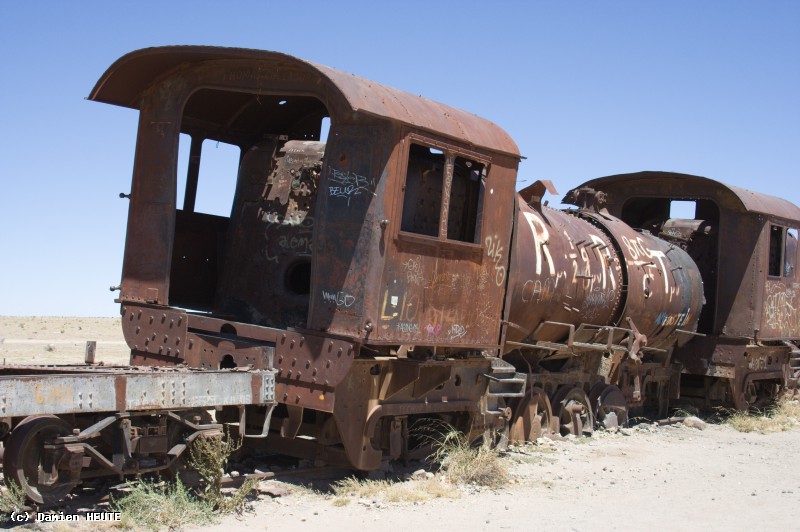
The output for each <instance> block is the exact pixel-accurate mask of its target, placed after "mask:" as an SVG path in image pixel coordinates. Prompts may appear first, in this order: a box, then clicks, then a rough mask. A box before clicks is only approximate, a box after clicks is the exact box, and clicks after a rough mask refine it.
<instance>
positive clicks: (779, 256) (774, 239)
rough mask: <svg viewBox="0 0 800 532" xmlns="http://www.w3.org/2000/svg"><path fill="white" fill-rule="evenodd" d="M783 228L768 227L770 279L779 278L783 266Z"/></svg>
mask: <svg viewBox="0 0 800 532" xmlns="http://www.w3.org/2000/svg"><path fill="white" fill-rule="evenodd" d="M783 237H784V228H783V227H780V226H777V225H770V227H769V269H768V270H767V274H768V275H769V276H770V277H780V276H781V270H782V265H783V251H784V250H783V246H784V242H783V240H784V238H783Z"/></svg>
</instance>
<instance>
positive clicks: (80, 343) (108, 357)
mask: <svg viewBox="0 0 800 532" xmlns="http://www.w3.org/2000/svg"><path fill="white" fill-rule="evenodd" d="M87 340H94V341H96V342H97V348H96V351H95V361H97V362H100V361H102V362H104V363H105V364H106V365H109V364H127V363H128V359H129V357H130V350H129V349H128V346H127V345H126V344H125V340H124V339H123V337H122V326H121V325H120V320H119V318H71V317H30V316H0V361H2V360H3V359H5V362H6V363H7V364H82V363H83V360H84V353H85V351H86V342H87Z"/></svg>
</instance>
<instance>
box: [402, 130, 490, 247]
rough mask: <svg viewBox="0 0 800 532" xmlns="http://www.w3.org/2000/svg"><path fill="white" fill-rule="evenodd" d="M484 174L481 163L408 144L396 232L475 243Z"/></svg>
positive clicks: (480, 214) (477, 237)
mask: <svg viewBox="0 0 800 532" xmlns="http://www.w3.org/2000/svg"><path fill="white" fill-rule="evenodd" d="M486 175H487V167H486V164H484V163H481V162H478V161H475V160H472V159H469V158H467V157H464V156H462V155H459V154H456V153H453V152H449V151H448V152H446V153H445V152H443V151H442V150H439V149H436V148H432V147H429V146H424V145H421V144H416V143H412V144H411V146H410V148H409V153H408V167H407V171H406V182H405V189H404V196H403V213H402V220H401V224H400V230H401V231H404V232H408V233H415V234H419V235H424V236H430V237H434V238H438V239H439V240H451V241H457V242H465V243H479V242H480V227H481V223H482V215H483V212H482V205H483V198H484V188H485V181H486Z"/></svg>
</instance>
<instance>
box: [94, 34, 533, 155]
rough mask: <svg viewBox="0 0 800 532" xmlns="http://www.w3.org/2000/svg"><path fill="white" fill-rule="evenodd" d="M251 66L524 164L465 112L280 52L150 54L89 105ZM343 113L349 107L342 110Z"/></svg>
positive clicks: (208, 49) (128, 58)
mask: <svg viewBox="0 0 800 532" xmlns="http://www.w3.org/2000/svg"><path fill="white" fill-rule="evenodd" d="M220 60H240V61H241V60H252V61H254V62H261V63H264V64H265V65H274V64H276V63H282V64H287V63H288V64H290V65H291V66H293V67H295V68H301V69H303V70H306V71H309V72H311V73H312V74H316V76H317V77H318V78H319V80H320V82H321V83H323V84H325V85H326V86H327V87H326V88H327V89H330V90H328V91H327V92H328V94H331V95H336V96H338V97H339V98H340V99H341V102H340V103H343V104H345V105H346V107H347V108H349V110H350V111H352V112H354V113H367V114H370V115H373V116H375V117H379V118H382V119H386V120H390V121H396V122H401V123H403V124H407V125H410V126H412V127H415V128H418V129H422V130H426V131H429V132H432V133H435V134H439V135H444V136H447V137H451V138H454V139H456V140H460V141H462V142H466V143H468V144H471V145H473V146H480V147H483V148H486V149H489V150H492V151H496V152H501V153H505V154H509V155H512V156H515V157H517V158H519V149H518V148H517V145H516V143H515V142H514V141H513V139H511V137H510V136H509V135H508V134H507V133H506V132H505V131H504V130H503V129H501V128H500V127H498V126H497V125H496V124H494V123H492V122H490V121H488V120H485V119H483V118H480V117H478V116H476V115H473V114H471V113H467V112H465V111H462V110H460V109H456V108H454V107H450V106H448V105H444V104H441V103H438V102H435V101H433V100H429V99H427V98H423V97H421V96H414V95H412V94H409V93H407V92H405V91H401V90H398V89H394V88H392V87H388V86H386V85H382V84H380V83H376V82H374V81H370V80H368V79H365V78H362V77H359V76H356V75H353V74H347V73H345V72H342V71H339V70H336V69H333V68H330V67H327V66H324V65H319V64H316V63H312V62H309V61H305V60H302V59H298V58H296V57H292V56H290V55H286V54H281V53H278V52H266V51H261V50H251V49H245V48H223V47H212V46H165V47H158V48H145V49H142V50H138V51H135V52H131V53H129V54H127V55H125V56H123V57H121V58H120V59H118V60H117V61H116V62H115V63H114V64H113V65H111V66H110V67H109V68H108V70H107V71H106V72H105V73H104V74H103V76H102V77H101V78H100V79H99V80H98V82H97V84H96V85H95V87H94V88H93V89H92V92H91V93H90V94H89V99H90V100H95V101H99V102H104V103H110V104H114V105H119V106H123V107H130V108H132V109H138V108H139V99H140V96H141V94H142V93H143V92H144V91H145V90H146V89H147V88H148V87H149V86H150V84H151V83H152V82H153V81H155V80H156V79H157V78H159V77H160V76H162V75H164V74H166V73H167V72H169V71H171V70H174V69H176V68H179V67H182V66H187V65H192V64H198V63H201V62H204V61H220ZM343 107H344V106H343Z"/></svg>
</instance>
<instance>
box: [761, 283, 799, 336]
mask: <svg viewBox="0 0 800 532" xmlns="http://www.w3.org/2000/svg"><path fill="white" fill-rule="evenodd" d="M796 297H797V292H796V291H795V288H794V287H788V286H786V285H784V284H783V283H767V297H766V298H765V300H764V320H765V322H766V324H767V326H768V327H770V328H771V329H774V330H775V331H777V332H778V333H779V334H781V335H783V336H793V335H796V334H797V333H798V332H800V313H799V312H798V309H797V302H796V301H795V298H796Z"/></svg>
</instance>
